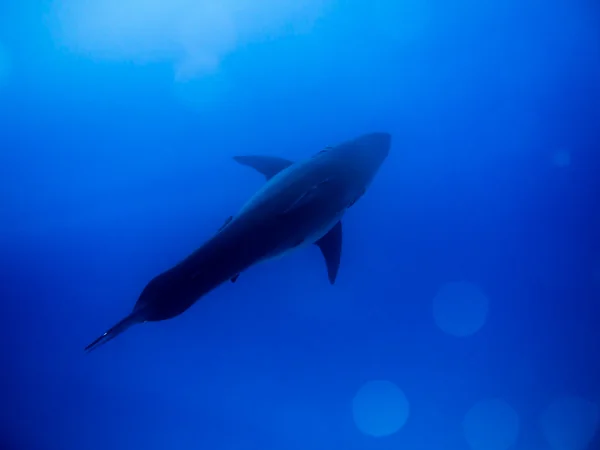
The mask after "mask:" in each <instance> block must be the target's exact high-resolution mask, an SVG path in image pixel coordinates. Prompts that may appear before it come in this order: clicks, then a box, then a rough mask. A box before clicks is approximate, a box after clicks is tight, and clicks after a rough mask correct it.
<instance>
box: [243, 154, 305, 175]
mask: <svg viewBox="0 0 600 450" xmlns="http://www.w3.org/2000/svg"><path fill="white" fill-rule="evenodd" d="M233 159H235V160H236V161H237V162H239V163H240V164H243V165H244V166H248V167H252V168H253V169H255V170H257V171H259V172H260V173H262V174H263V175H264V176H265V177H266V178H267V181H268V180H270V179H271V178H273V177H274V176H275V175H277V174H278V173H279V172H281V171H282V170H283V169H285V168H287V167H289V166H291V165H292V164H294V162H293V161H288V160H287V159H283V158H278V157H276V156H260V155H248V156H234V157H233Z"/></svg>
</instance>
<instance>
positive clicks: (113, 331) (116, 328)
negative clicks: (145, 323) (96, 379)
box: [85, 312, 141, 353]
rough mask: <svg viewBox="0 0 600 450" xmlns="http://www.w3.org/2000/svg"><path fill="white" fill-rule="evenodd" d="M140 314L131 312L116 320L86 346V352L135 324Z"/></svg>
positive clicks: (138, 321)
mask: <svg viewBox="0 0 600 450" xmlns="http://www.w3.org/2000/svg"><path fill="white" fill-rule="evenodd" d="M140 322H141V320H140V314H139V312H133V313H131V314H129V315H128V316H127V317H125V318H124V319H123V320H121V321H119V322H117V323H116V324H115V325H113V326H112V327H111V328H109V329H108V331H106V332H105V333H104V334H103V335H102V336H100V337H99V338H97V339H96V340H94V342H92V343H91V344H89V345H88V346H87V347H86V348H85V351H86V352H88V353H89V352H91V351H92V350H94V349H96V348H98V347H100V346H101V345H103V344H106V343H107V342H108V341H110V340H111V339H114V338H116V337H117V336H118V335H120V334H121V333H123V332H124V331H125V330H127V329H128V328H129V327H130V326H132V325H135V324H136V323H140Z"/></svg>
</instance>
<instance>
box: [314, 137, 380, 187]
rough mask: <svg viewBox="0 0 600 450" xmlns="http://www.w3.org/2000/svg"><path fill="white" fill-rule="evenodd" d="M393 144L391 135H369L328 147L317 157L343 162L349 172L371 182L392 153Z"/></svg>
mask: <svg viewBox="0 0 600 450" xmlns="http://www.w3.org/2000/svg"><path fill="white" fill-rule="evenodd" d="M391 143H392V136H391V135H390V134H389V133H383V132H380V133H379V132H378V133H368V134H363V135H362V136H359V137H357V138H355V139H352V140H349V141H346V142H342V143H341V144H338V145H336V146H335V147H328V148H326V149H325V150H322V151H321V152H319V153H318V154H317V155H316V156H317V157H320V158H323V159H329V160H333V161H336V162H338V163H340V162H341V163H343V165H344V167H345V168H346V169H347V170H348V171H349V172H352V173H353V174H354V175H358V174H360V175H362V176H361V177H360V178H361V179H364V178H366V179H368V180H371V179H372V178H373V177H374V176H375V174H376V173H377V171H378V170H379V168H380V167H381V165H382V164H383V162H384V161H385V159H386V158H387V156H388V154H389V153H390V147H391Z"/></svg>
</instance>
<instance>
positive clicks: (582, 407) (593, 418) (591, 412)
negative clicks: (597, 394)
mask: <svg viewBox="0 0 600 450" xmlns="http://www.w3.org/2000/svg"><path fill="white" fill-rule="evenodd" d="M599 420H600V417H599V412H598V406H597V405H596V404H594V403H592V402H590V401H588V400H585V399H582V398H579V397H572V396H566V397H562V398H559V399H557V400H555V401H554V402H552V404H551V405H550V406H548V407H547V408H546V410H545V411H544V412H543V413H542V415H541V418H540V422H541V429H542V433H543V434H544V437H545V438H546V440H547V441H548V443H549V444H550V447H552V449H553V450H584V449H586V448H587V447H588V445H589V444H590V442H591V441H592V439H593V438H594V435H595V433H596V431H597V428H598V425H599V424H598V422H599Z"/></svg>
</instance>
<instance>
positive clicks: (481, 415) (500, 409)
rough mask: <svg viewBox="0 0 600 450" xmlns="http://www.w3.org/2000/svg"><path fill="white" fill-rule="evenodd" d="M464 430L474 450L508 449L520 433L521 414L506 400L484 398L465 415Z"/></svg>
mask: <svg viewBox="0 0 600 450" xmlns="http://www.w3.org/2000/svg"><path fill="white" fill-rule="evenodd" d="M463 431H464V433H465V438H466V440H467V443H468V444H469V446H470V447H471V448H472V449H473V450H508V449H509V448H510V447H511V446H512V445H514V443H515V442H516V440H517V435H518V434H519V416H518V415H517V413H516V411H515V410H514V409H513V408H511V406H510V405H509V404H508V403H506V402H505V401H504V400H500V399H489V400H483V401H481V402H479V403H477V404H475V405H474V406H473V407H472V408H471V409H470V410H469V411H468V412H467V414H466V415H465V418H464V420H463Z"/></svg>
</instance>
